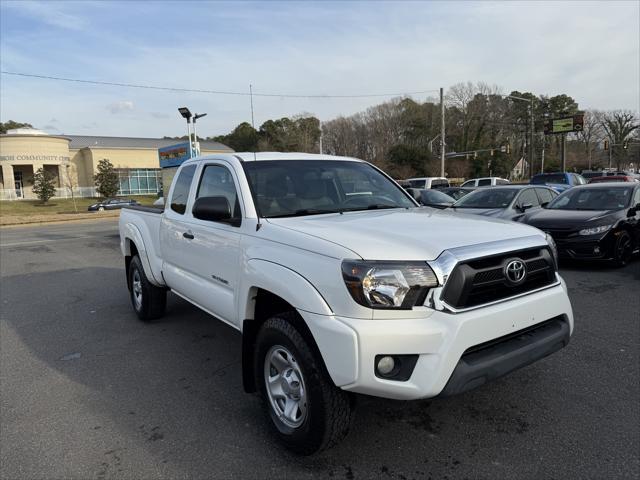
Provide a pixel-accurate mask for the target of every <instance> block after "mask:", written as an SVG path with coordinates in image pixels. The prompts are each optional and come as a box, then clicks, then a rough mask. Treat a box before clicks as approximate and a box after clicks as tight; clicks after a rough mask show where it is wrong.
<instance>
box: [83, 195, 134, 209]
mask: <svg viewBox="0 0 640 480" xmlns="http://www.w3.org/2000/svg"><path fill="white" fill-rule="evenodd" d="M129 205H140V204H139V203H138V202H136V201H135V200H131V199H130V198H107V199H105V200H103V201H101V202H98V203H94V204H93V205H89V207H88V208H87V210H88V211H90V212H96V211H98V212H102V211H103V210H115V209H117V208H122V207H126V206H129Z"/></svg>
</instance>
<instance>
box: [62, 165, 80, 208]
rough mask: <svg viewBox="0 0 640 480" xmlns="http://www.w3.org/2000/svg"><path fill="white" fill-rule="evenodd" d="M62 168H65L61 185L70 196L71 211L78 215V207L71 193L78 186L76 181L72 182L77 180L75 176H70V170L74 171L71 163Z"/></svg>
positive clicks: (73, 194)
mask: <svg viewBox="0 0 640 480" xmlns="http://www.w3.org/2000/svg"><path fill="white" fill-rule="evenodd" d="M64 167H65V168H64V170H63V172H64V173H63V179H62V183H63V185H64V187H65V188H66V189H67V190H69V193H70V194H71V201H72V202H73V209H74V210H75V212H76V213H78V206H77V205H76V197H75V193H74V191H73V189H74V188H76V187H77V186H78V182H77V180H74V178H77V177H76V176H75V175H74V177H72V176H71V170H74V171H75V168H74V166H73V165H72V164H71V163H67V164H66V165H65V166H64ZM74 173H75V172H74Z"/></svg>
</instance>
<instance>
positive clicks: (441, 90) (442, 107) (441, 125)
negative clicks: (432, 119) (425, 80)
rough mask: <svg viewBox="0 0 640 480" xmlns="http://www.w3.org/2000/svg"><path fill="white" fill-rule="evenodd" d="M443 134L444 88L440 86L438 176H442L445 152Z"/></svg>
mask: <svg viewBox="0 0 640 480" xmlns="http://www.w3.org/2000/svg"><path fill="white" fill-rule="evenodd" d="M445 138H446V137H445V135H444V89H443V88H442V87H440V176H441V177H444V152H445V146H446V145H445V141H444V139H445Z"/></svg>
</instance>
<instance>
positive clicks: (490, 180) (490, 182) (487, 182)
mask: <svg viewBox="0 0 640 480" xmlns="http://www.w3.org/2000/svg"><path fill="white" fill-rule="evenodd" d="M510 183H511V182H510V181H509V180H507V179H505V178H500V177H482V178H472V179H471V180H467V181H466V182H464V183H463V184H462V185H460V186H461V187H493V186H495V185H509V184H510Z"/></svg>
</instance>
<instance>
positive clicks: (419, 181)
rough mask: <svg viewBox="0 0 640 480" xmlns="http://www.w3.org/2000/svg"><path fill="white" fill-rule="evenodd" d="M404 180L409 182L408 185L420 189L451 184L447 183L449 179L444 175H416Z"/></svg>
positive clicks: (444, 186)
mask: <svg viewBox="0 0 640 480" xmlns="http://www.w3.org/2000/svg"><path fill="white" fill-rule="evenodd" d="M406 181H407V182H409V187H411V188H418V189H421V190H424V189H427V188H447V187H450V186H451V185H449V180H447V179H446V178H444V177H417V178H408V179H407V180H406Z"/></svg>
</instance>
